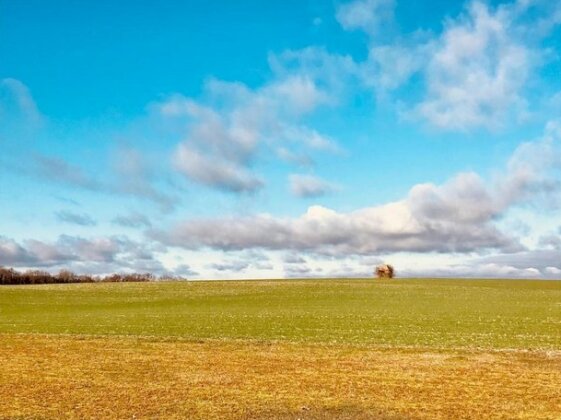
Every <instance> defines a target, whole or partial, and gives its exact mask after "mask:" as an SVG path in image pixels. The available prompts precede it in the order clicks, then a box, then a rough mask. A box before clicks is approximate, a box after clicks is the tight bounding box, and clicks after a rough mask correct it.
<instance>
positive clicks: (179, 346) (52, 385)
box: [0, 280, 561, 419]
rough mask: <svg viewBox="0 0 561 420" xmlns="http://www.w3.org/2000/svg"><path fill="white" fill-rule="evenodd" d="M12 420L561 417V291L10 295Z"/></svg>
mask: <svg viewBox="0 0 561 420" xmlns="http://www.w3.org/2000/svg"><path fill="white" fill-rule="evenodd" d="M0 392H1V394H0V395H2V396H4V397H5V398H3V400H2V402H0V418H61V417H70V418H106V417H109V418H212V417H216V418H224V417H234V418H313V419H315V418H487V417H491V418H509V419H510V418H529V419H530V418H532V419H533V418H551V419H557V418H561V282H554V281H511V280H504V281H495V280H493V281H490V280H469V281H468V280H394V281H373V280H294V281H239V282H163V283H125V284H81V285H49V286H4V287H1V288H0Z"/></svg>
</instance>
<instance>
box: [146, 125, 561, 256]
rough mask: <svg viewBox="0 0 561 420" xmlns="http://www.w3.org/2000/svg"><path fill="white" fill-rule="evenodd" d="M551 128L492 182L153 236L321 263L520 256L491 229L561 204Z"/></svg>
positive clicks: (476, 180) (197, 223)
mask: <svg viewBox="0 0 561 420" xmlns="http://www.w3.org/2000/svg"><path fill="white" fill-rule="evenodd" d="M555 127H556V125H555V124H550V125H549V126H548V129H547V130H546V134H545V136H544V138H543V139H539V140H537V141H535V142H532V143H525V144H522V145H521V146H520V147H519V148H518V149H517V150H516V151H515V152H514V153H513V156H512V157H511V159H510V161H509V163H508V165H507V168H506V169H505V170H504V171H503V172H502V173H501V174H498V175H497V176H496V178H495V179H493V180H490V181H486V180H484V179H482V178H481V177H480V176H478V175H477V174H475V173H472V172H466V173H460V174H458V175H456V176H455V177H453V178H452V179H450V180H449V181H448V182H446V183H444V184H443V185H438V186H437V185H434V184H430V183H425V184H417V185H415V186H413V187H412V188H411V190H410V191H409V193H408V195H407V197H405V198H404V199H402V200H399V201H395V202H391V203H387V204H383V205H379V206H374V207H367V208H363V209H359V210H356V211H353V212H349V213H341V212H337V211H335V210H332V209H328V208H325V207H322V206H311V207H309V209H308V211H307V212H306V213H304V214H303V215H301V216H300V217H297V218H278V217H273V216H271V215H266V214H261V215H256V216H254V217H236V218H234V217H226V218H216V219H206V220H190V221H187V222H184V223H180V224H178V225H176V226H173V227H172V228H171V229H170V230H169V231H167V232H153V235H154V237H156V238H157V239H159V240H161V241H162V242H163V243H165V244H168V245H173V246H178V247H185V248H188V249H198V248H204V247H209V248H215V249H222V250H242V249H246V248H264V249H270V250H297V251H306V252H315V253H319V254H326V255H353V254H359V255H366V254H373V253H374V254H375V253H391V252H399V251H407V252H442V253H446V252H451V253H455V252H460V253H468V252H482V251H484V250H486V249H498V250H501V251H503V252H515V251H520V250H522V249H523V247H522V245H521V244H520V242H519V240H518V239H517V238H515V237H513V236H511V235H510V234H508V233H506V232H504V231H501V230H500V229H499V228H498V227H497V223H496V222H497V220H500V219H501V218H502V217H504V216H505V214H506V213H507V212H508V211H509V210H510V209H511V208H512V207H513V206H517V205H520V204H523V203H528V202H532V201H534V200H535V199H536V198H538V197H540V195H542V193H543V192H544V191H546V192H547V195H548V196H550V197H551V196H559V194H558V192H559V189H560V187H561V186H560V185H559V184H558V183H556V181H555V180H556V179H558V169H559V167H558V163H559V162H558V158H559V157H560V156H561V153H560V150H559V147H560V145H559V143H560V140H561V139H560V138H558V137H556V135H557V134H558V133H557V131H556V130H555V129H554V128H555ZM555 156H556V157H557V158H555ZM297 180H298V179H297ZM299 181H302V179H300V180H299ZM305 181H310V180H309V179H305ZM314 181H317V180H314ZM314 186H316V187H317V185H314ZM313 190H314V191H316V190H317V188H316V189H313ZM310 191H311V189H310ZM307 192H309V191H307Z"/></svg>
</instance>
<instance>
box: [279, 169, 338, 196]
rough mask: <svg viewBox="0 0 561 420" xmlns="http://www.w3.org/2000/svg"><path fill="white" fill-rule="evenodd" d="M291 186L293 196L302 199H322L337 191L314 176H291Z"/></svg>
mask: <svg viewBox="0 0 561 420" xmlns="http://www.w3.org/2000/svg"><path fill="white" fill-rule="evenodd" d="M289 184H290V192H291V193H292V195H294V196H296V197H301V198H314V197H321V196H322V195H325V194H328V193H330V192H333V191H334V190H335V187H334V186H333V185H332V184H330V183H329V182H326V181H324V180H322V179H321V178H318V177H315V176H312V175H299V174H293V175H290V177H289Z"/></svg>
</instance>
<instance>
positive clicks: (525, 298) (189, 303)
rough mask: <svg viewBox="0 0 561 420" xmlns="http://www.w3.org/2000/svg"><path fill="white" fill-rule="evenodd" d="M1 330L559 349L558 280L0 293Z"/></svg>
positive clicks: (135, 286) (138, 286)
mask: <svg viewBox="0 0 561 420" xmlns="http://www.w3.org/2000/svg"><path fill="white" fill-rule="evenodd" d="M0 332H9V333H49V334H93V335H141V336H169V337H182V338H188V339H199V338H219V339H228V338H230V339H255V340H289V341H305V342H318V343H323V342H341V343H358V344H378V345H401V346H429V347H484V348H525V349H561V282H556V281H513V280H507V281H490V280H393V281H385V282H380V281H374V280H292V281H236V282H163V283H126V284H111V283H110V284H80V285H78V284H75V285H51V286H12V287H2V288H0Z"/></svg>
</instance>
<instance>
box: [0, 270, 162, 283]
mask: <svg viewBox="0 0 561 420" xmlns="http://www.w3.org/2000/svg"><path fill="white" fill-rule="evenodd" d="M157 279H158V278H157V277H156V276H154V275H153V274H150V273H131V274H110V275H107V276H91V275H85V274H80V275H79V274H75V273H73V272H72V271H69V270H61V271H59V272H58V273H57V274H51V273H49V272H47V271H42V270H27V271H23V272H21V271H17V270H14V269H13V268H6V267H0V285H1V284H14V285H15V284H55V283H97V282H104V283H120V282H142V281H154V280H157ZM166 279H167V277H166Z"/></svg>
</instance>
